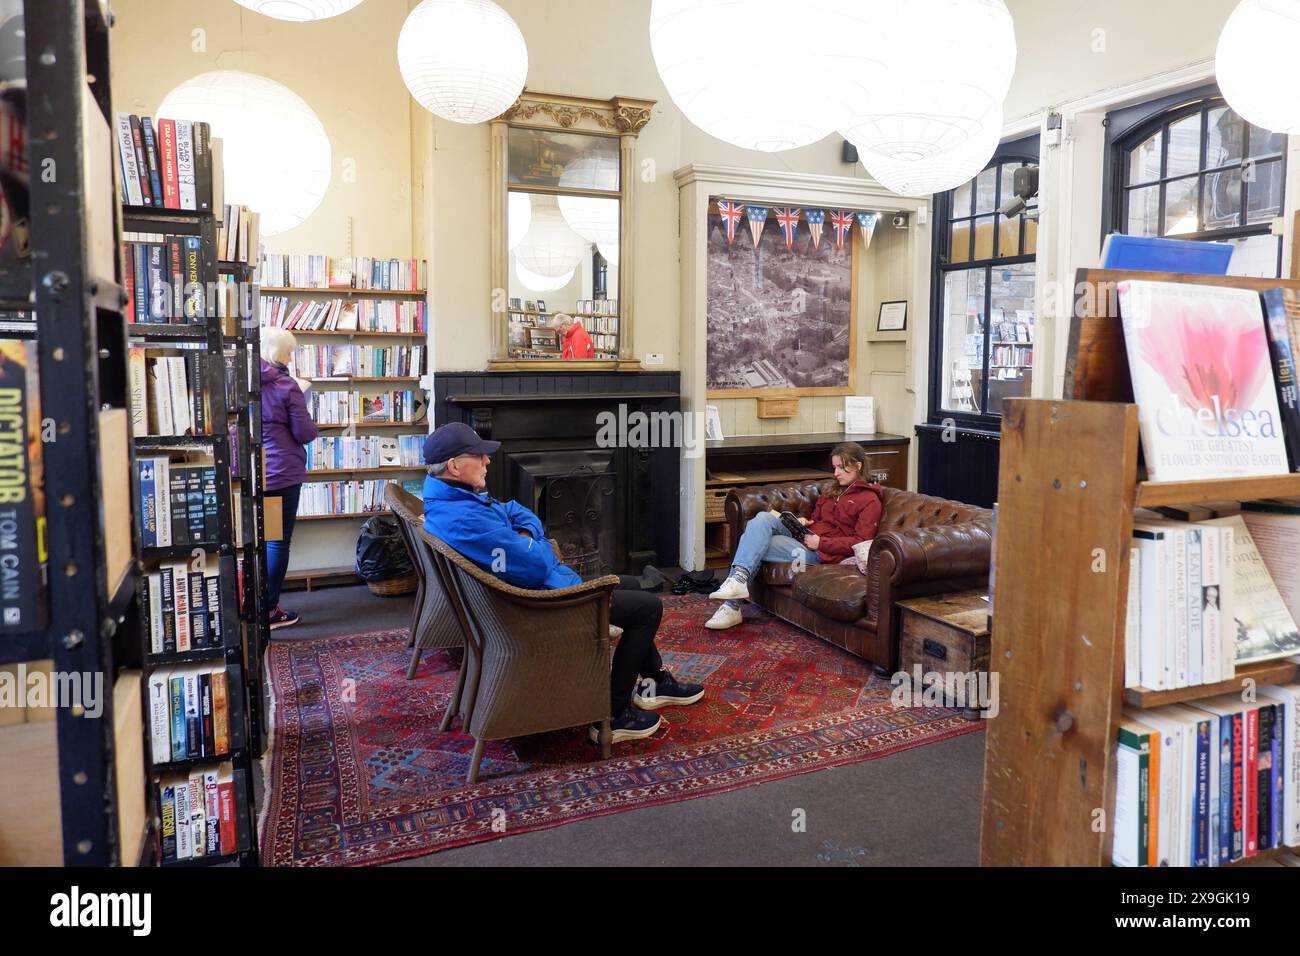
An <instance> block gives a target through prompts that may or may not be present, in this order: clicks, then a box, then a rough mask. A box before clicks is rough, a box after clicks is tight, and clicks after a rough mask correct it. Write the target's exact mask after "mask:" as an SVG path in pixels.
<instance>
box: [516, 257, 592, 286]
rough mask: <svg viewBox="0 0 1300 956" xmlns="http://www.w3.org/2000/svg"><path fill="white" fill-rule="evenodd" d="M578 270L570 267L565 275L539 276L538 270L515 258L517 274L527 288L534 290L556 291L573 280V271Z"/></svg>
mask: <svg viewBox="0 0 1300 956" xmlns="http://www.w3.org/2000/svg"><path fill="white" fill-rule="evenodd" d="M576 271H577V270H576V269H570V270H569V271H568V272H566V273H565V274H564V275H562V276H555V277H554V278H552V277H550V276H539V275H538V274H537V273H536V272H530V271H529V270H528V269H526V268H524V267H523V266H521V265H520V264H519V260H518V259H516V260H515V275H516V276H518V277H519V281H520V282H522V283H523V284H524V286H525V287H526V288H529V289H532V290H533V291H534V292H556V291H558V290H560V289H563V288H564V287H565V286H566V285H568V284H569V283H570V282H572V281H573V273H574V272H576Z"/></svg>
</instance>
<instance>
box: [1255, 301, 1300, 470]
mask: <svg viewBox="0 0 1300 956" xmlns="http://www.w3.org/2000/svg"><path fill="white" fill-rule="evenodd" d="M1261 296H1262V298H1263V300H1264V329H1265V331H1266V332H1267V333H1268V354H1269V358H1271V359H1272V361H1273V384H1274V386H1275V387H1276V388H1277V407H1278V411H1279V413H1280V414H1281V417H1282V439H1283V441H1284V442H1285V444H1286V457H1287V463H1288V465H1289V466H1290V468H1291V470H1292V471H1300V391H1298V390H1297V385H1296V363H1295V355H1294V354H1293V353H1292V350H1291V334H1290V330H1289V329H1288V327H1287V315H1286V302H1285V299H1284V298H1283V296H1284V293H1283V291H1282V290H1281V289H1269V290H1268V291H1266V292H1264V293H1262V294H1261Z"/></svg>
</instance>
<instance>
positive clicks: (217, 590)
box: [203, 570, 222, 647]
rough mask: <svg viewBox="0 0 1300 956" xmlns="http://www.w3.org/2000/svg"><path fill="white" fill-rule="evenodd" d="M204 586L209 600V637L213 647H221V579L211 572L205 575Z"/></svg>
mask: <svg viewBox="0 0 1300 956" xmlns="http://www.w3.org/2000/svg"><path fill="white" fill-rule="evenodd" d="M203 585H204V588H205V590H206V591H207V598H208V600H207V608H208V636H209V639H210V640H211V641H212V646H213V647H221V646H222V637H221V578H220V576H219V575H217V574H214V573H212V572H211V570H209V571H208V572H207V573H205V574H204V577H203Z"/></svg>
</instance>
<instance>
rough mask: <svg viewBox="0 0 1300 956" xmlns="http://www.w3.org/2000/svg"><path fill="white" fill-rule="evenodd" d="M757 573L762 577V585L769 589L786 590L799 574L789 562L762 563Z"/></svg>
mask: <svg viewBox="0 0 1300 956" xmlns="http://www.w3.org/2000/svg"><path fill="white" fill-rule="evenodd" d="M758 573H759V574H761V575H762V576H763V583H764V584H766V585H767V586H768V587H770V588H788V587H789V586H790V585H792V584H794V579H795V578H797V577H798V576H799V574H800V572H798V571H795V569H794V564H793V563H792V562H790V561H764V562H763V567H762V568H761V569H760V570H759V572H758Z"/></svg>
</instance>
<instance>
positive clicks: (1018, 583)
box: [981, 270, 1300, 866]
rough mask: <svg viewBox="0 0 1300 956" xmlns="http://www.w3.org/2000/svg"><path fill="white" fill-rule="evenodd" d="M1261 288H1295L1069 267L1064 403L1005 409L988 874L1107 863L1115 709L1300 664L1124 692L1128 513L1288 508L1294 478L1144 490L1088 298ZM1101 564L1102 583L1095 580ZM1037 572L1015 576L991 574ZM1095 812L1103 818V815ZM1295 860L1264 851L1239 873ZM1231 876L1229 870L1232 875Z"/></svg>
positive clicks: (1283, 673)
mask: <svg viewBox="0 0 1300 956" xmlns="http://www.w3.org/2000/svg"><path fill="white" fill-rule="evenodd" d="M1129 278H1141V279H1149V280H1155V281H1170V282H1188V283H1200V284H1210V285H1224V286H1237V287H1242V288H1251V289H1256V290H1262V289H1265V288H1273V287H1277V286H1279V285H1282V286H1287V287H1291V288H1297V289H1300V282H1296V281H1288V280H1278V279H1268V280H1254V279H1242V278H1236V277H1225V276H1217V277H1216V276H1183V275H1172V274H1163V273H1128V272H1114V271H1101V270H1080V272H1079V274H1078V276H1077V280H1076V281H1077V284H1076V289H1080V290H1084V289H1087V290H1089V291H1088V292H1087V293H1081V294H1080V299H1079V302H1078V303H1077V306H1076V310H1075V317H1074V321H1073V324H1072V327H1071V330H1070V350H1069V357H1068V361H1067V368H1066V381H1065V390H1064V395H1065V397H1064V398H1063V399H1060V400H1055V399H1022V398H1009V399H1007V400H1006V402H1005V404H1004V417H1003V422H1002V448H1001V464H1000V470H999V475H998V518H997V524H998V526H997V536H996V539H997V540H996V553H995V555H994V566H995V568H997V569H999V572H998V573H997V574H996V579H995V580H996V586H995V591H994V595H993V629H992V657H991V660H992V662H993V663H992V665H991V667H992V669H994V670H997V671H999V672H1000V675H1001V693H1000V712H999V714H998V716H997V717H996V718H994V719H993V720H991V721H990V722H989V727H988V741H987V747H986V751H985V762H984V805H983V826H982V830H981V860H982V863H983V865H986V866H1106V865H1109V864H1110V863H1111V852H1112V846H1113V839H1114V837H1113V832H1112V831H1111V830H1110V829H1109V828H1098V827H1097V826H1096V821H1097V820H1098V819H1104V820H1114V817H1115V803H1116V779H1115V775H1116V768H1115V762H1116V761H1115V748H1116V738H1117V733H1118V728H1119V722H1120V719H1121V708H1122V707H1124V706H1128V707H1130V708H1137V709H1149V708H1153V707H1159V706H1163V705H1165V704H1169V703H1175V702H1179V701H1184V702H1185V701H1195V700H1201V699H1205V698H1208V697H1213V696H1215V695H1216V694H1222V693H1227V692H1239V691H1240V690H1241V688H1242V686H1243V682H1244V681H1246V680H1247V679H1251V680H1254V681H1255V682H1256V684H1257V685H1266V684H1279V683H1289V682H1291V681H1294V680H1296V678H1297V677H1298V676H1300V667H1297V665H1296V664H1294V663H1291V662H1288V661H1285V660H1282V661H1268V662H1263V663H1260V664H1249V665H1242V666H1240V667H1238V668H1237V672H1236V675H1235V676H1234V678H1233V679H1232V680H1229V681H1222V682H1219V683H1216V684H1208V685H1197V686H1192V687H1184V688H1178V689H1176V690H1164V691H1152V690H1149V689H1146V688H1126V687H1125V686H1124V633H1125V620H1126V611H1127V602H1128V576H1129V572H1130V569H1129V564H1130V553H1129V548H1130V543H1131V541H1132V534H1133V521H1134V517H1133V513H1134V509H1136V508H1139V507H1154V506H1156V505H1174V504H1195V503H1196V502H1200V501H1214V500H1249V499H1251V498H1260V497H1279V496H1280V497H1288V496H1295V495H1300V474H1290V475H1279V476H1269V477H1260V478H1226V479H1203V480H1197V481H1177V482H1151V481H1143V480H1140V477H1139V439H1138V414H1137V412H1138V409H1137V406H1136V405H1135V404H1133V395H1132V389H1131V384H1130V380H1129V372H1128V361H1127V355H1126V352H1125V350H1124V342H1123V334H1122V328H1121V326H1120V321H1119V317H1118V314H1117V313H1116V312H1115V311H1114V308H1113V306H1114V303H1113V301H1112V300H1110V298H1109V297H1108V296H1106V295H1096V294H1093V293H1094V292H1095V290H1097V289H1106V288H1113V285H1114V283H1117V282H1119V281H1121V280H1124V279H1129ZM1098 555H1103V556H1104V557H1105V559H1106V565H1105V567H1106V569H1107V570H1106V571H1104V572H1099V571H1098V570H1097V568H1098V565H1097V560H1098ZM1025 567H1035V568H1040V569H1043V570H1042V571H1041V572H1040V573H1037V574H1034V575H1032V576H1025V575H1020V574H1014V573H1001V569H1011V570H1014V569H1016V568H1025ZM1099 811H1100V812H1101V813H1104V817H1099ZM1283 852H1294V850H1293V849H1292V850H1289V851H1288V850H1285V849H1279V850H1270V851H1261V853H1260V854H1259V855H1258V856H1255V857H1250V858H1248V859H1247V860H1246V861H1241V862H1250V861H1253V860H1257V859H1259V858H1260V857H1264V858H1267V857H1268V856H1270V855H1278V854H1279V853H1283ZM1232 865H1239V864H1232Z"/></svg>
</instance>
